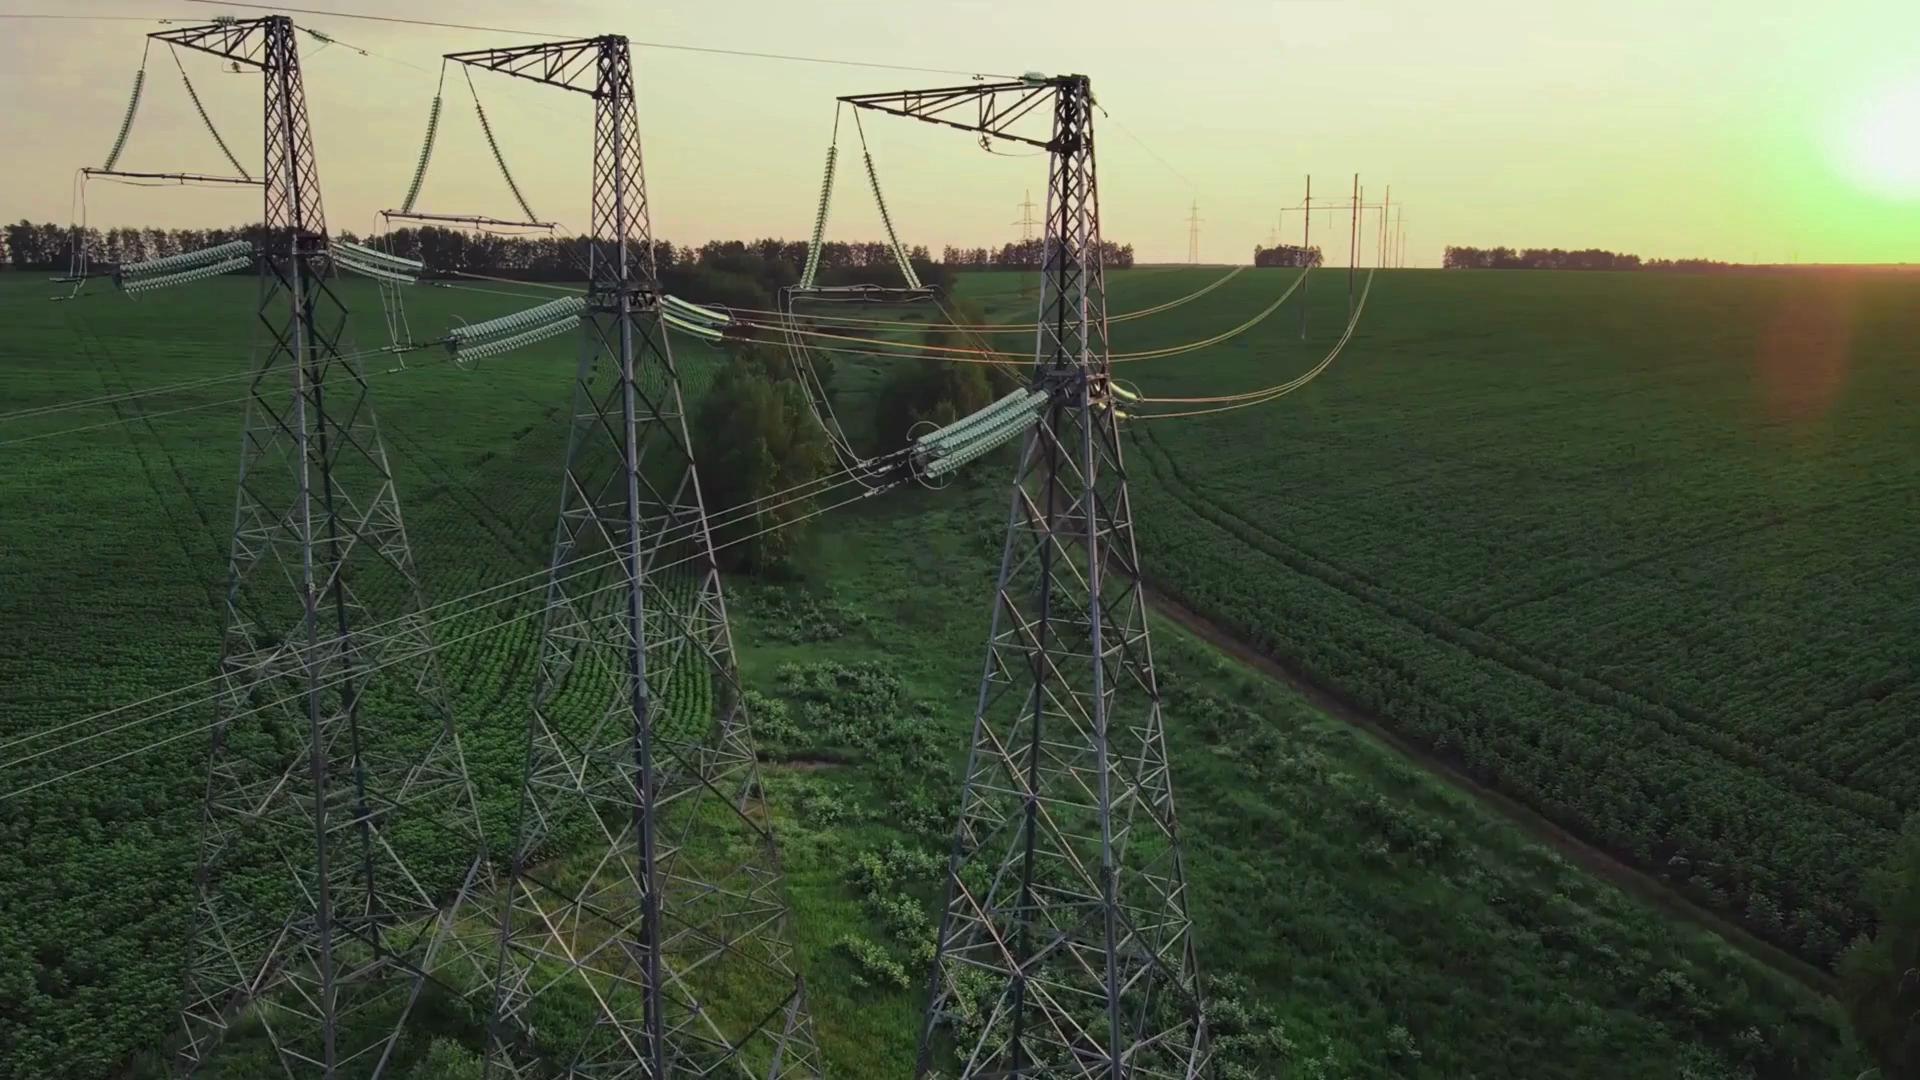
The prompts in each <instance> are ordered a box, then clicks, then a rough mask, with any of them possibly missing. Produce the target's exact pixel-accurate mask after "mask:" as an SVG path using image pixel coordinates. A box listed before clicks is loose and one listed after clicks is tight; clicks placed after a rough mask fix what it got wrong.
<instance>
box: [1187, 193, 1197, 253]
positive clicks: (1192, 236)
mask: <svg viewBox="0 0 1920 1080" xmlns="http://www.w3.org/2000/svg"><path fill="white" fill-rule="evenodd" d="M1187 261H1188V262H1189V263H1198V262H1199V261H1200V200H1199V199H1195V200H1193V209H1191V210H1190V211H1188V212H1187Z"/></svg>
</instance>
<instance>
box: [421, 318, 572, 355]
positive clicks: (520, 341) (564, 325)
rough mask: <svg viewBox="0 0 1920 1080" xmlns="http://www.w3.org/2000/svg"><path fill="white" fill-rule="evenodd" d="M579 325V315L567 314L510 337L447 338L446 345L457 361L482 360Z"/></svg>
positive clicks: (545, 338) (562, 332) (543, 339)
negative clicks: (478, 339) (470, 340)
mask: <svg viewBox="0 0 1920 1080" xmlns="http://www.w3.org/2000/svg"><path fill="white" fill-rule="evenodd" d="M579 325H580V316H578V315H569V316H568V317H566V318H564V319H556V320H554V321H552V322H549V323H545V324H543V325H540V326H535V327H533V328H532V329H530V330H523V331H521V332H520V333H518V334H514V335H512V336H510V337H503V338H496V339H494V340H492V341H482V342H478V343H476V344H467V343H464V342H461V341H457V340H449V342H448V347H449V348H450V349H451V351H452V352H453V357H454V359H455V360H457V361H462V362H465V361H470V360H484V359H486V358H487V357H489V356H499V355H500V354H501V353H508V352H512V351H513V350H515V349H518V348H523V347H525V346H527V345H532V344H535V343H536V342H541V341H545V340H547V339H548V338H550V337H554V336H556V335H559V334H564V333H566V332H567V331H568V330H572V329H574V328H575V327H578V326H579Z"/></svg>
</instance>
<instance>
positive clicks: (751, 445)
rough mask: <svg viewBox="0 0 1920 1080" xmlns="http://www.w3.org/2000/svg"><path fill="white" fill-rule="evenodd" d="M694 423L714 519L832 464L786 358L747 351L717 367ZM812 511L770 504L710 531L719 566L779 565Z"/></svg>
mask: <svg viewBox="0 0 1920 1080" xmlns="http://www.w3.org/2000/svg"><path fill="white" fill-rule="evenodd" d="M694 420H695V427H694V430H693V441H694V446H695V453H696V454H698V456H699V462H700V491H701V494H702V495H703V496H704V497H705V499H706V505H707V513H708V514H710V515H713V516H716V517H718V516H723V515H727V512H728V510H729V508H731V507H735V506H742V505H744V504H746V503H749V502H752V501H754V500H757V499H763V498H765V497H766V496H769V495H772V494H774V493H776V492H787V491H790V490H791V489H792V488H794V487H796V486H798V485H803V484H806V483H809V482H810V481H812V480H815V479H817V478H818V477H820V476H821V475H823V474H825V473H826V472H827V470H828V469H829V468H830V467H831V465H832V463H833V449H832V447H831V446H830V445H829V444H828V443H827V438H826V434H825V433H824V432H823V431H822V430H821V429H820V425H819V423H818V422H817V421H816V420H815V419H814V417H813V415H812V410H811V409H810V407H809V406H808V404H807V399H806V396H805V392H804V391H803V390H802V389H801V388H800V384H799V382H798V381H797V380H795V379H793V378H791V377H790V373H789V372H788V371H787V370H786V365H785V363H784V361H782V360H780V359H778V358H777V357H775V356H774V355H773V354H771V353H767V352H762V351H761V350H759V349H757V348H754V347H751V346H749V347H748V348H747V349H745V350H743V351H742V352H741V354H740V355H739V356H738V358H737V359H736V361H735V362H734V363H732V364H729V365H727V366H726V367H724V368H722V369H721V371H720V376H719V378H718V379H716V380H715V381H714V384H713V388H712V389H711V390H709V391H708V392H707V394H706V397H705V399H704V400H702V401H701V403H700V406H699V408H698V409H697V411H696V413H695V416H694ZM783 502H788V505H785V506H782V505H780V504H781V503H783ZM814 509H817V507H816V506H815V505H814V504H813V501H812V500H807V499H801V500H798V501H792V502H789V501H788V498H780V499H774V500H771V502H770V503H769V504H768V505H767V506H766V508H764V509H762V510H760V511H758V512H756V513H754V514H752V515H750V516H748V517H746V518H744V519H743V520H740V521H739V522H737V523H736V524H732V525H726V526H722V527H720V528H718V529H715V530H714V537H713V539H714V543H715V544H727V545H728V546H727V547H725V548H722V549H721V551H720V556H721V559H722V561H723V562H725V563H727V564H728V565H730V566H738V567H741V568H744V569H747V570H765V569H769V568H771V567H774V566H777V565H778V564H779V563H781V562H782V561H784V560H785V559H786V557H787V555H788V553H790V552H791V551H792V550H793V548H794V545H795V543H796V542H797V541H798V540H799V538H800V527H799V526H797V525H796V524H795V523H796V522H798V521H799V520H800V519H801V518H802V517H804V516H805V515H807V514H808V513H810V512H811V511H813V510H814ZM769 529H773V530H775V531H766V530H769ZM746 537H752V539H746ZM733 541H738V542H737V543H734V542H733Z"/></svg>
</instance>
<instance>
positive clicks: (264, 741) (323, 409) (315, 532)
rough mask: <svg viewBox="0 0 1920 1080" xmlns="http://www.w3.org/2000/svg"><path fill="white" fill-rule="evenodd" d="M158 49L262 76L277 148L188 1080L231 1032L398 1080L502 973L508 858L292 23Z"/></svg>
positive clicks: (317, 1065)
mask: <svg viewBox="0 0 1920 1080" xmlns="http://www.w3.org/2000/svg"><path fill="white" fill-rule="evenodd" d="M153 37H154V39H155V40H159V41H165V42H168V43H170V44H176V45H179V46H182V47H185V48H190V49H197V50H200V51H203V52H209V53H213V54H214V55H216V56H220V57H222V58H223V59H226V60H229V61H233V62H237V63H240V64H245V65H250V66H253V67H256V68H258V69H260V71H261V73H262V76H263V80H262V81H263V86H264V106H265V123H264V129H265V132H266V148H265V155H264V158H265V160H264V167H263V169H262V171H261V175H260V182H261V183H262V185H263V188H264V192H265V199H264V228H263V230H262V233H261V237H262V240H261V246H260V249H259V251H258V253H257V263H258V266H259V269H260V280H261V290H260V295H259V301H258V306H257V315H258V319H259V322H260V326H261V327H262V329H263V331H264V333H263V335H262V342H263V343H262V345H261V346H260V348H259V349H258V350H257V352H256V355H255V358H254V363H253V368H254V375H253V378H252V380H251V381H250V384H249V387H250V397H249V400H248V404H247V412H246V419H245V424H244V429H243V433H242V439H241V465H240V480H239V483H238V486H237V492H238V494H237V497H236V507H235V514H234V532H233V543H232V554H231V557H230V560H229V564H228V589H227V601H226V629H225V633H224V636H223V641H222V655H221V661H220V668H219V678H220V696H219V699H218V701H217V703H216V710H217V714H216V718H215V719H216V723H215V727H214V739H213V746H212V749H211V752H210V757H209V764H208V776H207V792H206V802H205V808H204V813H203V822H202V838H201V849H200V856H199V862H198V865H197V869H196V872H195V885H196V903H195V908H194V924H193V931H192V937H191V940H190V944H189V961H188V968H187V977H186V984H187V985H186V992H185V1000H184V1002H183V1008H182V1026H183V1035H184V1039H183V1043H182V1049H181V1058H182V1065H183V1066H184V1067H185V1068H186V1069H187V1070H188V1071H191V1070H193V1069H195V1068H197V1067H198V1066H200V1065H201V1064H203V1063H204V1062H205V1060H206V1059H207V1057H208V1055H209V1054H211V1053H212V1052H213V1050H214V1048H215V1046H216V1044H217V1043H218V1042H219V1041H220V1040H221V1038H222V1037H223V1035H224V1034H225V1033H226V1032H227V1031H228V1030H229V1029H230V1028H232V1027H234V1026H236V1025H238V1026H244V1027H248V1028H258V1029H261V1030H263V1031H264V1032H265V1034H266V1036H267V1037H268V1039H269V1041H270V1043H271V1045H272V1047H273V1051H274V1053H275V1055H276V1056H277V1058H278V1059H279V1063H280V1065H281V1066H282V1068H283V1069H284V1071H285V1072H286V1073H287V1074H288V1075H290V1076H298V1075H326V1076H332V1075H335V1074H336V1073H337V1072H339V1071H340V1070H342V1069H350V1070H351V1071H352V1072H354V1073H355V1074H356V1075H380V1074H382V1073H383V1072H384V1070H385V1068H386V1065H387V1063H388V1060H389V1056H390V1055H391V1053H392V1051H393V1048H394V1046H395V1044H396V1042H397V1040H398V1038H399V1036H400V1033H401V1032H402V1030H403V1029H404V1027H405V1025H406V1022H407V1017H408V1014H409V1013H410V1011H411V1009H412V1007H413V1005H414V1004H415V1002H416V1001H417V1000H418V998H419V996H420V994H421V992H422V990H423V989H424V987H425V985H426V983H427V982H428V981H429V980H430V979H438V980H442V981H445V980H448V979H451V980H452V981H453V982H454V983H455V984H456V985H457V984H458V983H460V982H461V981H463V980H464V981H468V982H470V981H471V980H472V979H474V978H475V977H477V976H478V975H479V974H480V973H481V972H482V971H483V970H484V966H483V965H482V963H481V962H482V961H483V960H484V958H485V956H486V954H485V953H470V952H467V951H466V950H464V949H463V948H462V947H461V943H460V941H459V935H458V934H457V933H455V927H456V926H457V925H458V924H459V922H460V920H461V919H462V917H463V913H464V909H465V908H466V906H467V905H468V904H469V903H470V902H471V901H472V900H473V899H474V897H476V896H477V895H479V894H481V893H483V892H487V891H491V890H492V889H493V888H494V885H493V883H492V882H491V880H490V870H489V867H490V863H489V862H488V860H487V858H486V856H485V851H484V849H483V847H482V846H481V843H480V833H479V823H478V821H477V819H476V818H475V815H474V801H473V798H472V792H471V790H470V789H469V787H468V784H467V779H466V769H465V764H464V761H463V756H462V752H461V747H460V742H459V738H458V735H457V733H456V732H455V730H454V728H453V724H452V717H451V714H450V713H449V711H448V709H447V702H446V699H445V696H444V693H443V690H442V681H441V679H440V677H439V673H438V671H437V669H436V667H435V663H434V659H433V658H434V648H435V646H434V642H433V641H432V639H431V636H430V634H429V632H428V629H427V622H426V619H425V618H424V615H423V609H424V607H425V605H424V603H423V601H422V597H421V589H420V585H419V580H418V577H417V575H416V573H415V569H414V562H413V558H412V555H411V553H410V551H409V548H408V544H407V536H406V529H405V525H404V522H403V520H402V517H401V512H400V503H399V498H398V495H397V493H396V491H395V487H394V483H393V477H392V471H391V469H390V468H389V466H388V461H387V455H386V450H385V447H384V445H383V444H382V441H381V438H380V432H379V427H378V424H377V422H376V420H375V416H374V412H373V407H372V402H371V398H370V394H369V390H368V387H367V383H366V379H365V377H364V374H363V373H362V371H361V370H360V368H359V366H358V363H357V361H356V357H355V353H354V352H353V351H352V350H350V349H344V348H343V347H342V336H343V332H344V327H345V323H346V312H345V309H344V308H343V307H342V306H341V304H340V302H339V300H338V298H337V297H336V296H335V294H334V292H333V289H332V288H331V286H330V284H329V282H328V280H327V275H328V273H329V272H330V270H331V266H330V264H329V262H328V261H327V257H326V256H327V247H328V244H327V235H326V223H325V215H324V211H323V208H322V205H321V200H320V193H319V183H318V175H317V166H316V163H315V159H314V153H313V143H312V137H311V132H310V128H309V124H308V117H307V109H306V102H305V97H304V92H303V89H302V85H301V77H300V63H299V56H298V51H297V48H296V44H295V40H294V28H293V24H292V23H291V22H290V21H289V20H287V19H286V18H284V17H278V16H276V17H270V18H265V19H254V20H233V19H228V20H222V21H219V22H217V23H214V24H212V25H208V26H200V27H190V28H181V29H175V30H169V31H166V32H163V33H160V34H155V35H153ZM210 257H217V256H206V255H204V254H196V255H194V256H192V257H191V259H190V260H189V261H190V262H191V261H195V260H198V261H205V260H206V259H207V258H210ZM248 258H249V259H253V258H254V256H251V255H249V256H248ZM165 269H166V268H164V267H163V270H165ZM463 964H464V965H465V968H466V971H465V974H464V976H463V975H462V974H461V973H460V971H459V969H460V967H461V966H462V965H463Z"/></svg>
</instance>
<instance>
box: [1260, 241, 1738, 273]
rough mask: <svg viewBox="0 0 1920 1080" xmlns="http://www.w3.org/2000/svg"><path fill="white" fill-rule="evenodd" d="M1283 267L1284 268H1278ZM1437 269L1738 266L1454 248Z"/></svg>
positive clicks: (1584, 252) (1609, 254) (1599, 253)
mask: <svg viewBox="0 0 1920 1080" xmlns="http://www.w3.org/2000/svg"><path fill="white" fill-rule="evenodd" d="M1282 265H1284V264H1282ZM1440 265H1441V267H1442V268H1443V269H1447V270H1685V271H1691V272H1696V273H1697V272H1703V271H1715V270H1731V269H1734V268H1735V267H1737V266H1739V264H1738V263H1727V262H1718V261H1716V260H1713V259H1642V258H1641V257H1640V256H1638V255H1628V254H1623V253H1621V252H1617V251H1604V250H1602V249H1600V248H1583V249H1581V250H1579V251H1565V250H1562V249H1560V248H1523V249H1521V250H1519V251H1515V250H1514V249H1512V248H1510V247H1491V248H1477V247H1456V246H1452V245H1449V246H1448V247H1447V250H1446V254H1445V256H1444V257H1443V258H1442V259H1441V262H1440Z"/></svg>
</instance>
